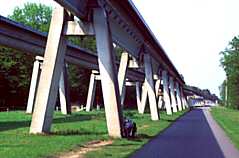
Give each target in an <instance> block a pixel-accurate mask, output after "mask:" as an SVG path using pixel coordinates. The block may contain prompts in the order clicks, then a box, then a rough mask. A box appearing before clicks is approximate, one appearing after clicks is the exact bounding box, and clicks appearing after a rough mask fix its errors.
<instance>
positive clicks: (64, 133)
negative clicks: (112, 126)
mask: <svg viewBox="0 0 239 158" xmlns="http://www.w3.org/2000/svg"><path fill="white" fill-rule="evenodd" d="M104 134H107V133H106V132H94V131H84V130H82V129H81V130H65V131H56V132H51V133H50V135H60V136H73V135H104Z"/></svg>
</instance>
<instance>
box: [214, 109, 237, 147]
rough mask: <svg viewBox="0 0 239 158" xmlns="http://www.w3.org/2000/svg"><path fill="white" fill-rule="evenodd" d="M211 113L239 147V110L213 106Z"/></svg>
mask: <svg viewBox="0 0 239 158" xmlns="http://www.w3.org/2000/svg"><path fill="white" fill-rule="evenodd" d="M211 113H212V116H213V117H214V119H215V120H216V121H217V122H218V124H219V125H220V126H221V127H222V128H223V129H224V131H225V132H226V133H227V135H228V136H229V137H230V139H231V140H232V142H233V144H234V145H235V146H236V147H237V148H238V149H239V111H238V110H233V109H228V108H225V107H215V108H212V111H211Z"/></svg>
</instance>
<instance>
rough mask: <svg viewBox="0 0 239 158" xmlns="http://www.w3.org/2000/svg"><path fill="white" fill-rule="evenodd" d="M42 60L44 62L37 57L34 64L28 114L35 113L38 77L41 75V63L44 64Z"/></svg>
mask: <svg viewBox="0 0 239 158" xmlns="http://www.w3.org/2000/svg"><path fill="white" fill-rule="evenodd" d="M42 60H43V58H42V57H40V56H36V58H35V61H34V64H33V70H32V78H31V84H30V90H29V96H28V101H27V110H26V113H28V114H31V113H32V111H33V105H34V101H35V95H36V89H37V85H38V77H39V74H40V64H41V63H40V62H42Z"/></svg>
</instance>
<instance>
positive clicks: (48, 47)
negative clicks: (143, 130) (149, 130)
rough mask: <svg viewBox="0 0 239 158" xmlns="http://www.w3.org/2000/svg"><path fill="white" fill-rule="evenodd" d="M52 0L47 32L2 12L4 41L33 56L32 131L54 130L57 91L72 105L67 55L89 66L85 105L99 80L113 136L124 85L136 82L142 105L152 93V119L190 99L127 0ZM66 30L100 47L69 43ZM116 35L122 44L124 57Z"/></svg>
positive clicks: (118, 127)
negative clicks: (118, 57) (117, 53)
mask: <svg viewBox="0 0 239 158" xmlns="http://www.w3.org/2000/svg"><path fill="white" fill-rule="evenodd" d="M55 1H56V2H58V5H57V6H56V8H55V9H54V10H53V14H52V19H51V24H50V30H49V34H48V35H47V34H44V33H41V32H38V31H35V30H33V29H31V28H29V27H26V26H23V25H21V24H18V23H16V22H14V21H11V20H9V19H7V18H5V17H2V16H0V45H3V46H7V47H11V48H14V49H18V50H20V51H22V52H26V53H31V54H33V55H35V56H36V60H35V62H34V66H33V73H32V78H31V86H30V91H29V98H28V105H27V111H26V112H27V113H33V117H32V122H31V127H30V133H33V134H37V133H48V132H50V128H51V124H52V119H53V112H54V105H55V102H56V98H57V93H58V91H59V94H60V103H61V109H62V112H63V113H64V114H68V113H70V97H69V95H68V93H67V92H68V82H67V71H66V66H67V63H72V64H76V65H78V66H81V67H84V68H87V69H91V70H92V74H91V77H90V84H89V91H88V97H87V103H86V110H87V111H90V109H91V107H92V104H93V100H94V95H95V85H96V84H95V83H96V80H101V85H102V93H103V99H104V107H105V115H106V122H107V128H108V133H109V136H111V137H122V128H123V127H122V123H123V102H124V98H125V97H126V96H125V92H126V87H127V86H135V89H136V100H137V107H138V111H139V113H142V114H143V113H144V109H145V106H146V101H147V99H148V100H149V109H150V113H151V119H152V120H153V121H157V120H159V119H160V116H159V112H158V111H159V109H166V112H167V114H168V115H172V114H173V113H174V112H177V111H178V110H179V111H181V110H182V109H185V108H187V107H188V103H187V98H186V96H185V90H184V87H185V82H184V80H183V78H182V76H181V75H180V74H179V72H178V71H177V69H176V68H175V67H174V65H173V64H172V62H171V61H170V59H169V58H168V56H167V55H166V53H165V51H164V50H163V48H162V47H161V45H160V44H159V43H158V41H157V40H156V38H155V37H154V35H153V34H152V33H151V31H150V29H149V28H148V26H147V24H146V23H145V22H144V20H143V18H142V17H141V15H140V14H139V12H138V11H137V9H136V8H135V6H134V5H133V3H132V2H131V1H130V0H121V1H110V0H78V1H76V0H55ZM68 36H94V37H95V38H96V46H97V53H93V52H91V51H89V50H87V49H85V48H80V47H78V46H76V45H73V44H71V43H70V42H68V41H67V39H66V37H68ZM113 43H114V44H116V45H118V46H120V47H122V48H123V49H124V52H122V55H121V60H120V62H117V61H116V60H115V57H114V56H115V53H114V46H113ZM189 92H193V91H191V90H189ZM162 94H163V95H162ZM33 107H34V108H33Z"/></svg>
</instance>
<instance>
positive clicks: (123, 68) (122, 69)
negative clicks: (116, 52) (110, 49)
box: [118, 52, 129, 106]
mask: <svg viewBox="0 0 239 158" xmlns="http://www.w3.org/2000/svg"><path fill="white" fill-rule="evenodd" d="M128 61H129V54H128V53H127V52H123V53H122V54H121V59H120V66H119V72H118V81H119V92H120V98H121V99H120V103H121V106H123V105H124V98H125V93H126V87H125V78H126V72H127V67H128Z"/></svg>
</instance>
